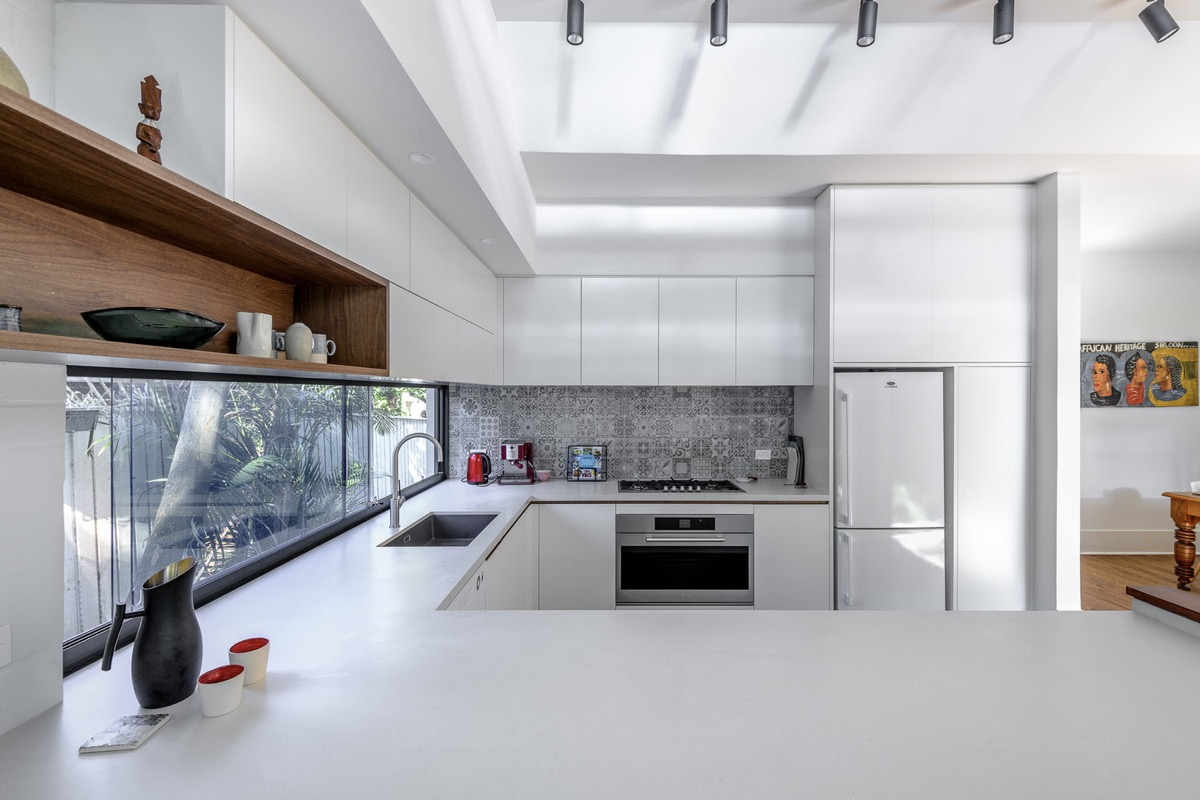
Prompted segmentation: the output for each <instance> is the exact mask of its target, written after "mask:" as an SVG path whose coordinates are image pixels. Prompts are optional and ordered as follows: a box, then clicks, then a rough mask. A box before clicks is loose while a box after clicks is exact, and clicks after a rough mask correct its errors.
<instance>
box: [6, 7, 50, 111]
mask: <svg viewBox="0 0 1200 800" xmlns="http://www.w3.org/2000/svg"><path fill="white" fill-rule="evenodd" d="M0 48H4V52H6V53H8V56H9V58H11V59H12V60H13V63H14V64H16V65H17V69H18V70H19V71H20V72H21V75H22V77H24V78H25V82H26V83H27V84H29V96H30V97H31V98H33V99H34V100H37V101H38V102H39V103H41V104H42V105H46V106H53V105H54V0H0Z"/></svg>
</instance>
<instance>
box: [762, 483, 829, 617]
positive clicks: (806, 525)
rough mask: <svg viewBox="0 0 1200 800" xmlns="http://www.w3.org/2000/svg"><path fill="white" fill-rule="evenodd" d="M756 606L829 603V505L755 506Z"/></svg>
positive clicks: (823, 606)
mask: <svg viewBox="0 0 1200 800" xmlns="http://www.w3.org/2000/svg"><path fill="white" fill-rule="evenodd" d="M754 607H755V608H756V609H760V610H762V609H765V610H774V611H779V610H803V611H827V610H829V609H832V608H833V531H832V530H831V529H830V521H829V506H828V505H771V506H755V507H754Z"/></svg>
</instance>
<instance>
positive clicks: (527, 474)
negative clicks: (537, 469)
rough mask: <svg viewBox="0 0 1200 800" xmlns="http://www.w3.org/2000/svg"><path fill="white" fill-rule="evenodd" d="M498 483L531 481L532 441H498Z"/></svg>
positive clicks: (532, 479) (532, 478)
mask: <svg viewBox="0 0 1200 800" xmlns="http://www.w3.org/2000/svg"><path fill="white" fill-rule="evenodd" d="M497 480H498V481H499V482H500V483H533V481H534V477H533V442H518V441H517V440H516V439H505V440H503V441H502V442H500V477H499V478H498V479H497Z"/></svg>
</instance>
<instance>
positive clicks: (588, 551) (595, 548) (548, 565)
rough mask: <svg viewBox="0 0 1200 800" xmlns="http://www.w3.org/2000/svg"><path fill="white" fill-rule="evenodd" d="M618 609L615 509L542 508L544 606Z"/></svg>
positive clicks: (540, 598)
mask: <svg viewBox="0 0 1200 800" xmlns="http://www.w3.org/2000/svg"><path fill="white" fill-rule="evenodd" d="M616 606H617V533H616V516H615V510H614V507H613V506H611V505H586V504H579V505H569V504H547V505H540V506H538V607H539V608H551V609H583V610H589V609H607V608H616Z"/></svg>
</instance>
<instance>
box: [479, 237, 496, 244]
mask: <svg viewBox="0 0 1200 800" xmlns="http://www.w3.org/2000/svg"><path fill="white" fill-rule="evenodd" d="M479 243H480V244H495V243H496V240H495V239H493V238H492V237H490V236H485V237H483V238H482V239H480V240H479Z"/></svg>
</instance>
